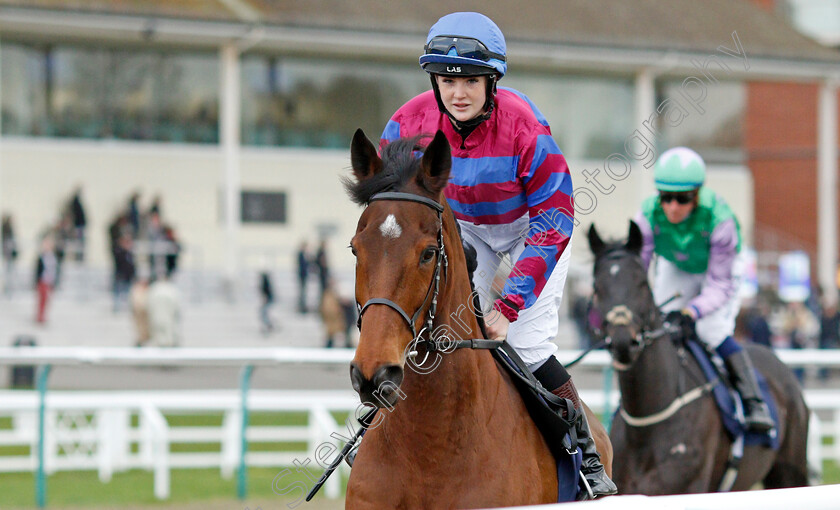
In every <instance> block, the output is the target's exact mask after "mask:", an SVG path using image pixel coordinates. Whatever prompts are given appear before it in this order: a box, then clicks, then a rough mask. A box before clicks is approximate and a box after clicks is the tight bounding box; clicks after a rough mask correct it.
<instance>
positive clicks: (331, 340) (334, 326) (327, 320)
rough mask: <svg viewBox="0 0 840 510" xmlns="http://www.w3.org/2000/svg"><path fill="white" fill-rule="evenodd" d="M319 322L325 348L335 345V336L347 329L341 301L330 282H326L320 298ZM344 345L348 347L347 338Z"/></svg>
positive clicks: (348, 341)
mask: <svg viewBox="0 0 840 510" xmlns="http://www.w3.org/2000/svg"><path fill="white" fill-rule="evenodd" d="M321 320H323V322H324V329H325V330H326V337H327V339H326V344H325V347H326V348H328V349H330V348H332V347H333V346H334V345H335V336H336V335H338V334H340V333H344V332H345V330H346V329H347V328H346V323H345V316H344V309H343V308H342V306H341V299H340V298H339V296H338V292H337V291H336V289H335V285H334V283H333V282H332V281H328V282H327V284H326V287H325V288H324V292H323V295H322V296H321ZM344 343H345V345H346V346H347V347H350V339H349V338H345V339H344Z"/></svg>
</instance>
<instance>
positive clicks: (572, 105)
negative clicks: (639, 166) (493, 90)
mask: <svg viewBox="0 0 840 510" xmlns="http://www.w3.org/2000/svg"><path fill="white" fill-rule="evenodd" d="M499 85H502V86H509V87H512V88H515V89H517V90H519V91H520V92H523V93H524V94H525V95H527V96H528V97H529V98H530V99H531V100H532V101H533V102H534V103H536V105H537V107H538V108H539V109H540V111H541V112H542V113H543V115H545V117H546V119H548V123H549V125H550V126H551V133H552V134H553V135H554V139H555V140H556V141H557V144H558V145H559V146H560V150H561V151H563V154H565V155H566V158H576V159H580V158H593V159H603V158H605V157H607V156H609V155H610V154H613V153H616V152H620V153H623V152H624V141H625V139H626V138H627V137H628V136H630V135H631V134H632V133H633V129H635V126H633V82H632V81H631V80H630V79H619V78H603V77H597V76H569V75H556V74H552V75H547V74H536V73H530V74H529V73H513V74H512V75H510V76H505V77H504V79H502V81H501V82H500V83H499Z"/></svg>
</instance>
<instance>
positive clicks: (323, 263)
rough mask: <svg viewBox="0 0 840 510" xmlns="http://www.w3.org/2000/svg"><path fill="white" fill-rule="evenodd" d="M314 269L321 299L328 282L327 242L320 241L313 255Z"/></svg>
mask: <svg viewBox="0 0 840 510" xmlns="http://www.w3.org/2000/svg"><path fill="white" fill-rule="evenodd" d="M315 267H317V268H318V282H319V284H320V289H321V299H323V296H324V291H325V290H326V289H327V284H328V282H329V280H330V266H329V262H328V261H327V241H326V240H324V239H322V240H321V243H320V244H319V245H318V251H317V252H316V253H315Z"/></svg>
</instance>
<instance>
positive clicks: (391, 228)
mask: <svg viewBox="0 0 840 510" xmlns="http://www.w3.org/2000/svg"><path fill="white" fill-rule="evenodd" d="M379 231H380V232H382V237H387V238H389V239H397V238H399V237H400V235H402V227H400V224H399V223H397V218H396V217H394V215H393V214H389V215H388V217H387V218H385V221H383V222H382V225H379Z"/></svg>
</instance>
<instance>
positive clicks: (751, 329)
mask: <svg viewBox="0 0 840 510" xmlns="http://www.w3.org/2000/svg"><path fill="white" fill-rule="evenodd" d="M769 316H770V307H769V306H768V305H767V303H764V302H759V303H758V304H757V305H756V306H755V307H753V308H750V309H749V311H748V312H747V314H746V329H747V337H748V338H749V340H750V341H751V342H754V343H757V344H761V345H764V346H765V347H772V338H773V331H772V330H771V329H770V324H769V323H768V322H767V318H768V317H769Z"/></svg>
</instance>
